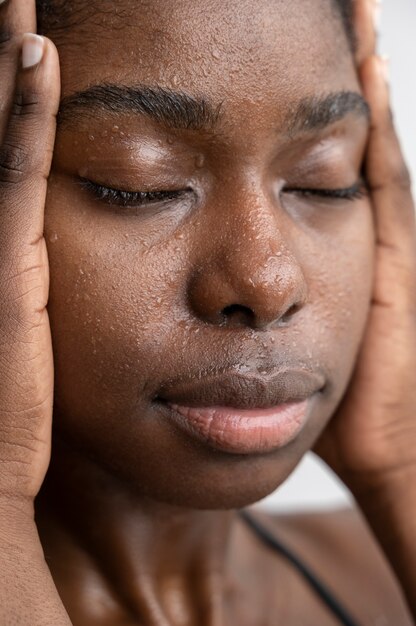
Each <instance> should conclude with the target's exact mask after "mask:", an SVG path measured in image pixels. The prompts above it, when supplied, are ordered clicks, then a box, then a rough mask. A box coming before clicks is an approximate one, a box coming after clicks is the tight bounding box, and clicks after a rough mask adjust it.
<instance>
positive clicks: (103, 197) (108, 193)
mask: <svg viewBox="0 0 416 626" xmlns="http://www.w3.org/2000/svg"><path fill="white" fill-rule="evenodd" d="M80 184H81V187H83V188H84V189H86V190H87V191H89V192H90V193H92V195H94V196H95V197H96V199H97V200H100V201H102V202H105V203H106V204H113V205H117V206H121V207H133V206H137V207H140V206H144V205H149V204H159V203H162V202H171V201H173V200H178V199H179V198H181V197H183V196H184V195H185V194H187V193H189V192H191V191H192V190H191V189H180V190H171V191H123V190H121V189H114V188H112V187H105V186H103V185H99V184H97V183H94V182H92V181H91V180H87V179H81V181H80Z"/></svg>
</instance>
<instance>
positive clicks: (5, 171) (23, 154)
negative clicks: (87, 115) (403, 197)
mask: <svg viewBox="0 0 416 626" xmlns="http://www.w3.org/2000/svg"><path fill="white" fill-rule="evenodd" d="M59 96H60V79H59V63H58V55H57V51H56V49H55V47H54V45H53V44H52V42H50V41H49V40H47V39H45V38H43V37H39V36H37V35H32V34H26V35H24V36H23V38H22V46H21V55H20V63H19V69H18V72H17V79H16V85H15V89H14V94H13V97H12V104H11V111H10V115H9V118H8V123H7V129H6V131H5V134H4V138H3V141H2V143H1V144H0V257H1V260H2V261H3V263H4V262H6V259H5V258H4V254H7V251H9V253H10V254H11V255H12V256H14V257H16V255H17V256H19V251H22V250H24V248H25V246H28V245H32V244H34V243H36V242H37V241H39V240H40V239H41V237H42V234H43V221H44V220H43V211H44V204H45V198H46V181H47V178H48V175H49V171H50V165H51V160H52V152H53V146H54V140H55V126H56V114H57V111H58V106H59Z"/></svg>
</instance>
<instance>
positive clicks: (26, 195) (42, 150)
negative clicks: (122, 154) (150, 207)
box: [0, 34, 60, 498]
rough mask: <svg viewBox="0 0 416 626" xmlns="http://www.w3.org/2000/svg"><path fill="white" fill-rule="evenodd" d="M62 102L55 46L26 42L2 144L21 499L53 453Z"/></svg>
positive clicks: (2, 274)
mask: <svg viewBox="0 0 416 626" xmlns="http://www.w3.org/2000/svg"><path fill="white" fill-rule="evenodd" d="M59 97H60V78H59V64H58V55H57V51H56V49H55V47H54V45H53V44H52V42H50V41H49V40H47V39H45V38H42V37H38V36H37V35H34V34H25V35H23V37H22V38H21V47H20V51H19V63H18V69H17V75H16V77H15V87H14V90H13V95H12V98H11V110H10V114H9V116H8V119H7V124H6V129H5V133H4V137H3V140H2V141H1V142H0V381H1V384H0V464H1V471H0V494H1V493H3V494H14V496H16V497H20V496H24V497H29V498H33V497H35V495H36V494H37V493H38V490H39V488H40V485H41V483H42V480H43V478H44V475H45V472H46V468H47V466H48V462H49V454H50V432H51V417H52V403H53V359H52V346H51V338H50V328H49V321H48V316H47V311H46V304H47V298H48V287H49V285H48V282H49V273H48V259H47V252H46V244H45V240H44V238H43V223H44V207H45V200H46V185H47V177H48V174H49V170H50V166H51V160H52V152H53V146H54V140H55V126H56V114H57V111H58V106H59Z"/></svg>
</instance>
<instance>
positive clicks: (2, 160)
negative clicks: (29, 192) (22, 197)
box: [0, 142, 29, 184]
mask: <svg viewBox="0 0 416 626" xmlns="http://www.w3.org/2000/svg"><path fill="white" fill-rule="evenodd" d="M28 161H29V155H28V153H27V150H26V149H25V148H23V147H22V146H19V145H17V144H13V143H9V142H6V143H4V144H3V145H2V146H0V184H17V183H20V182H21V180H22V178H23V175H24V172H25V170H26V167H27V164H28Z"/></svg>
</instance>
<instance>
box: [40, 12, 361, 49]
mask: <svg viewBox="0 0 416 626" xmlns="http://www.w3.org/2000/svg"><path fill="white" fill-rule="evenodd" d="M167 1H168V0H167ZM330 2H331V4H332V6H333V8H334V9H335V11H336V12H337V13H338V15H340V16H341V18H342V21H343V23H344V27H345V30H346V33H347V37H348V41H349V43H350V47H351V50H354V48H355V45H356V41H355V33H354V28H353V2H352V0H330ZM36 9H37V20H38V30H39V32H40V33H41V34H45V33H46V32H54V31H60V32H62V31H65V30H66V29H67V28H70V27H71V26H77V25H78V24H80V23H82V22H84V21H86V20H88V19H90V18H91V17H92V16H93V15H99V14H104V15H105V14H106V13H112V14H117V8H110V9H109V8H108V6H106V3H105V2H104V1H103V0H98V1H97V0H96V1H95V2H93V1H90V2H88V3H86V2H84V0H75V1H74V2H67V0H37V1H36ZM125 16H126V12H125V10H124V11H122V12H121V15H120V17H125Z"/></svg>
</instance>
